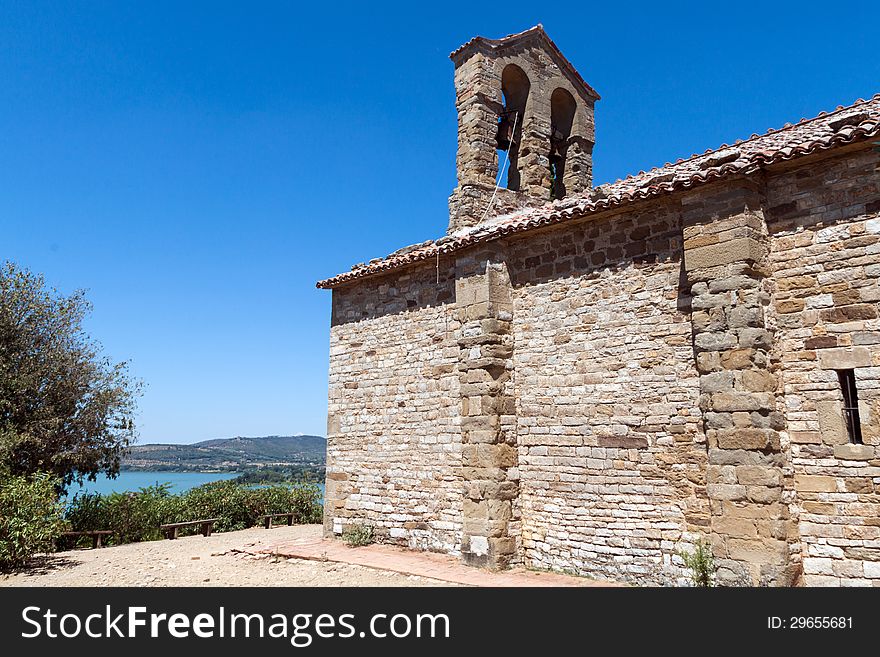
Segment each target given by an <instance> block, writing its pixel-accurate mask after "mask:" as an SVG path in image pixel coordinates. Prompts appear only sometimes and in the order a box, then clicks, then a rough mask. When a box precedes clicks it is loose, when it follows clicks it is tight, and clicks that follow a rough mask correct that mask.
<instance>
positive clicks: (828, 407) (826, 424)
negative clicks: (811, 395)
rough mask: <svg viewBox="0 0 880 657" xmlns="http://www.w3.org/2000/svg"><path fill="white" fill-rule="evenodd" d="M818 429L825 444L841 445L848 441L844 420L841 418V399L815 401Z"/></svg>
mask: <svg viewBox="0 0 880 657" xmlns="http://www.w3.org/2000/svg"><path fill="white" fill-rule="evenodd" d="M816 413H817V416H818V419H819V431H820V433H821V434H822V442H823V443H825V444H826V445H843V444H845V443H847V442H848V441H849V435H848V434H847V431H846V422H845V420H844V418H843V402H842V401H821V402H816Z"/></svg>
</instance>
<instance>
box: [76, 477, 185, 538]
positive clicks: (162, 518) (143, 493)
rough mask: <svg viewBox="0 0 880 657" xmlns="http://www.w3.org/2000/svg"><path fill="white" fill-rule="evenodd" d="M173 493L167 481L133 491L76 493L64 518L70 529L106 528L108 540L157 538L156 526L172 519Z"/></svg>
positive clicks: (175, 504)
mask: <svg viewBox="0 0 880 657" xmlns="http://www.w3.org/2000/svg"><path fill="white" fill-rule="evenodd" d="M176 497H177V496H175V495H172V494H171V493H170V486H169V485H168V484H162V485H156V486H147V487H146V488H141V489H140V490H139V491H137V492H126V493H110V494H109V495H99V494H97V493H85V494H77V495H76V496H74V498H73V500H72V501H71V503H70V504H69V505H68V507H67V513H66V519H67V520H68V522H70V525H71V526H72V527H73V529H74V531H95V530H102V529H109V530H111V531H112V532H113V535H112V536H111V537H110V539H109V541H108V543H111V544H120V543H137V542H139V541H152V540H156V539H158V538H161V534H160V533H159V525H161V524H163V523H165V522H173V520H168V518H173V517H175V515H176V513H175V512H176V510H177V507H178V502H177V500H176V499H175V498H176Z"/></svg>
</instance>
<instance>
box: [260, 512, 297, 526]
mask: <svg viewBox="0 0 880 657" xmlns="http://www.w3.org/2000/svg"><path fill="white" fill-rule="evenodd" d="M273 518H287V526H288V527H290V526H291V525H292V524H293V514H292V513H270V514H268V515H265V516H260V520H262V521H263V527H265V528H266V529H272V519H273Z"/></svg>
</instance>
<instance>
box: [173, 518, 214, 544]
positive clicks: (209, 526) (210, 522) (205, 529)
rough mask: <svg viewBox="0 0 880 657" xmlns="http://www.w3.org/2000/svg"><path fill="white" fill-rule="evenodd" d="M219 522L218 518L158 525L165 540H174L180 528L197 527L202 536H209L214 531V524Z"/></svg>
mask: <svg viewBox="0 0 880 657" xmlns="http://www.w3.org/2000/svg"><path fill="white" fill-rule="evenodd" d="M218 520H220V518H207V519H205V520H188V521H187V522H171V523H168V524H167V525H159V529H161V530H162V532H163V533H164V534H165V538H168V539H174V538H177V532H178V531H179V530H180V528H181V527H195V526H196V525H198V526H199V531H200V532H202V536H210V535H211V530H213V529H214V523H215V522H217V521H218Z"/></svg>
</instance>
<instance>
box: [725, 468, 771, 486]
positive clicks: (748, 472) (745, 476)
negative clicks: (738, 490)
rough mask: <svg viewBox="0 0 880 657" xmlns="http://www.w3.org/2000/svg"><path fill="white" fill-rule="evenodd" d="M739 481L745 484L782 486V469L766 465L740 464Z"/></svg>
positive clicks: (737, 472)
mask: <svg viewBox="0 0 880 657" xmlns="http://www.w3.org/2000/svg"><path fill="white" fill-rule="evenodd" d="M736 478H737V481H738V482H739V483H741V484H743V485H745V486H781V485H782V471H781V470H780V469H779V468H774V467H770V466H765V465H740V466H737V468H736Z"/></svg>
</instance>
